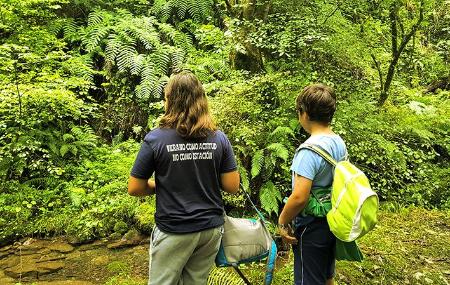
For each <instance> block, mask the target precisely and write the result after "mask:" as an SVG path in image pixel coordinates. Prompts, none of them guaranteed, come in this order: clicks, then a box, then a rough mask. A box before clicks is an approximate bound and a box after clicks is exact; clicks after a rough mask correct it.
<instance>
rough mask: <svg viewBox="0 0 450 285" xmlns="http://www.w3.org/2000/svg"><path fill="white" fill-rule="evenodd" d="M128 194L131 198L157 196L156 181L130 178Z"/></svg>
mask: <svg viewBox="0 0 450 285" xmlns="http://www.w3.org/2000/svg"><path fill="white" fill-rule="evenodd" d="M128 194H129V195H131V196H147V195H153V194H155V181H154V180H150V179H140V178H136V177H133V176H130V178H128Z"/></svg>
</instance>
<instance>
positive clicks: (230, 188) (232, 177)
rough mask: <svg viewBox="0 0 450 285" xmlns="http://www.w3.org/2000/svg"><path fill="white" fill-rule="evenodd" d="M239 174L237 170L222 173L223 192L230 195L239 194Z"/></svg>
mask: <svg viewBox="0 0 450 285" xmlns="http://www.w3.org/2000/svg"><path fill="white" fill-rule="evenodd" d="M239 180H240V177H239V172H238V171H237V170H235V171H231V172H226V173H222V174H221V175H220V182H221V184H222V190H223V191H225V192H228V193H230V194H236V193H237V192H239Z"/></svg>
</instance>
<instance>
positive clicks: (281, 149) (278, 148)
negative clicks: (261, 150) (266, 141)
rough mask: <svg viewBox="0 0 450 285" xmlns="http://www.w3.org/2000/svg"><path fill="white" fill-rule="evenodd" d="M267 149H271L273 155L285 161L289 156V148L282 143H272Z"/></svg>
mask: <svg viewBox="0 0 450 285" xmlns="http://www.w3.org/2000/svg"><path fill="white" fill-rule="evenodd" d="M266 149H267V150H269V151H270V153H271V155H272V156H274V157H278V158H281V159H282V160H284V161H286V160H287V159H288V158H289V151H288V149H287V148H286V147H285V146H284V145H283V144H281V143H271V144H270V145H268V146H267V147H266Z"/></svg>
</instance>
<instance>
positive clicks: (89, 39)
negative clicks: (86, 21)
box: [83, 27, 109, 52]
mask: <svg viewBox="0 0 450 285" xmlns="http://www.w3.org/2000/svg"><path fill="white" fill-rule="evenodd" d="M108 35H109V27H96V28H93V29H92V30H90V31H89V32H88V33H87V34H86V35H85V36H84V39H83V44H84V45H85V46H86V51H87V52H92V51H93V50H95V49H96V48H97V47H99V46H100V43H101V41H102V40H103V39H105V38H106V37H107V36H108Z"/></svg>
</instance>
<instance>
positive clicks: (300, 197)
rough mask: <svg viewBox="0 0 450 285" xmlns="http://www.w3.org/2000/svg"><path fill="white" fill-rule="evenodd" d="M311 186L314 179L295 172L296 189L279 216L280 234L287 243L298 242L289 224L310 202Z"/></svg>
mask: <svg viewBox="0 0 450 285" xmlns="http://www.w3.org/2000/svg"><path fill="white" fill-rule="evenodd" d="M311 187H312V180H310V179H308V178H305V177H303V176H300V175H298V174H295V176H294V189H293V191H292V194H291V195H290V196H289V198H288V200H287V203H286V205H285V206H284V208H283V211H282V212H281V214H280V217H279V218H278V224H279V232H280V235H281V236H282V238H283V240H284V241H285V242H287V243H291V244H296V243H297V239H296V238H295V237H294V236H293V232H292V229H291V228H290V226H289V225H290V223H291V222H292V220H293V219H294V218H295V217H296V216H297V215H298V214H299V213H300V212H301V211H302V210H303V208H305V206H306V203H308V199H309V195H310V192H311Z"/></svg>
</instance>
